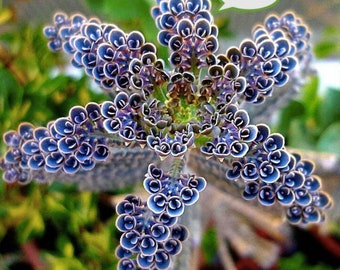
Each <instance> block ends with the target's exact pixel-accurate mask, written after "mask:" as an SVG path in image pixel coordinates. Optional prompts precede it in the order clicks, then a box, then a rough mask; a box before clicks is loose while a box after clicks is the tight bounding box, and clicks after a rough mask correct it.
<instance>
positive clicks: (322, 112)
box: [276, 77, 340, 155]
mask: <svg viewBox="0 0 340 270" xmlns="http://www.w3.org/2000/svg"><path fill="white" fill-rule="evenodd" d="M339 100H340V89H327V91H326V93H325V94H324V95H323V96H320V95H319V94H318V78H317V77H313V78H312V79H311V80H310V82H309V83H308V84H306V85H305V87H304V89H303V91H302V94H301V96H300V98H299V99H297V100H293V101H292V102H290V103H289V104H288V105H287V106H286V108H284V109H283V110H282V111H281V112H280V119H279V122H278V125H277V127H276V128H277V130H278V131H279V132H280V133H282V134H283V135H284V136H285V138H286V141H287V144H288V145H289V146H291V147H295V148H300V149H310V150H316V151H322V152H330V153H336V154H338V155H340V140H339V136H338V134H339V132H340V106H339Z"/></svg>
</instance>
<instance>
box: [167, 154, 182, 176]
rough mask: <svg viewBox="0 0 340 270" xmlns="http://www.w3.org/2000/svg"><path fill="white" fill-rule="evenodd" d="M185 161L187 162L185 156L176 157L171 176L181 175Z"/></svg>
mask: <svg viewBox="0 0 340 270" xmlns="http://www.w3.org/2000/svg"><path fill="white" fill-rule="evenodd" d="M185 162H186V158H185V157H183V158H178V157H174V159H173V161H172V164H171V169H170V176H171V178H172V179H177V178H178V177H179V175H180V174H181V173H182V171H183V168H184V165H185Z"/></svg>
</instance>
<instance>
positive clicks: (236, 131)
mask: <svg viewBox="0 0 340 270" xmlns="http://www.w3.org/2000/svg"><path fill="white" fill-rule="evenodd" d="M214 115H215V117H214V118H212V119H213V120H214V122H213V123H208V124H205V125H203V128H204V129H203V131H204V132H210V131H212V130H213V129H215V130H214V131H213V133H215V134H216V138H214V139H213V140H212V141H209V142H207V143H206V145H204V146H202V147H201V152H202V153H203V154H204V155H206V156H207V158H210V157H212V156H215V157H216V158H218V159H219V160H220V161H221V162H222V161H223V160H224V159H225V158H227V157H228V156H229V155H231V156H232V157H235V158H241V157H244V156H245V155H246V154H247V153H248V151H249V145H248V144H250V143H252V142H254V141H255V139H256V136H257V127H256V126H255V125H249V122H250V119H249V116H248V113H247V112H246V111H245V110H239V109H238V108H237V106H236V105H233V104H231V105H229V106H226V107H225V109H224V111H223V113H222V112H220V113H217V114H214Z"/></svg>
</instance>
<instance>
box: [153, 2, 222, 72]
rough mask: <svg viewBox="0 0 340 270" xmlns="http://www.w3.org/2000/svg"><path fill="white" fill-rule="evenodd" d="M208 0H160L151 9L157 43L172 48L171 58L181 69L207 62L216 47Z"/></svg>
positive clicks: (199, 65)
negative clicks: (157, 31)
mask: <svg viewBox="0 0 340 270" xmlns="http://www.w3.org/2000/svg"><path fill="white" fill-rule="evenodd" d="M210 8H211V4H210V2H209V1H207V0H170V1H165V0H160V1H157V6H155V7H154V8H153V9H152V16H153V18H154V19H155V20H156V26H157V27H158V29H160V30H161V31H160V32H159V34H158V40H159V42H160V44H162V45H164V46H167V47H169V49H170V50H171V55H170V58H169V59H170V62H171V63H172V64H173V65H174V66H176V67H177V68H180V69H182V70H189V69H190V68H191V67H194V68H195V67H202V66H206V65H207V64H208V63H209V61H210V57H213V53H215V52H216V51H217V49H218V40H217V34H218V29H217V27H216V26H215V25H214V24H213V18H212V16H211V13H210Z"/></svg>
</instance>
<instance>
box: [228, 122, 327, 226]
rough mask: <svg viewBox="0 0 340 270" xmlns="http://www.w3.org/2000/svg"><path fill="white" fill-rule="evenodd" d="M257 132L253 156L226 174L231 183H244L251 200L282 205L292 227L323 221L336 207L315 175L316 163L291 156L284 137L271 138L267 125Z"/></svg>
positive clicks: (246, 196)
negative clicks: (322, 189) (325, 212)
mask: <svg viewBox="0 0 340 270" xmlns="http://www.w3.org/2000/svg"><path fill="white" fill-rule="evenodd" d="M257 129H258V133H257V136H256V139H255V140H254V141H253V142H252V144H251V145H250V146H249V149H250V150H249V151H250V153H252V154H248V155H246V156H245V157H242V158H240V159H238V160H234V161H233V162H232V169H230V170H228V171H227V173H226V176H227V179H228V180H236V181H238V180H241V181H243V182H244V184H245V187H244V192H243V197H244V198H245V199H247V200H252V199H255V198H257V199H258V201H259V202H260V203H261V204H263V205H266V206H270V205H273V204H274V203H275V202H278V203H279V204H280V205H282V206H284V207H285V208H287V212H286V216H287V219H288V221H289V222H291V223H294V224H298V223H301V224H308V223H315V222H320V221H323V220H324V218H325V217H324V212H323V210H324V209H328V208H329V207H330V206H331V204H332V203H331V199H330V198H329V196H328V195H327V194H326V193H325V192H323V191H321V190H320V189H321V182H320V179H319V178H318V177H317V176H315V175H313V174H312V173H313V169H314V165H313V163H312V162H310V161H308V160H301V157H300V156H299V155H297V154H294V155H292V154H289V153H288V152H287V151H286V150H285V148H284V138H283V137H282V135H280V134H278V133H272V134H270V130H269V128H268V127H267V126H266V125H258V126H257ZM297 209H299V210H301V211H300V212H297Z"/></svg>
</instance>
